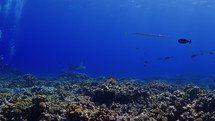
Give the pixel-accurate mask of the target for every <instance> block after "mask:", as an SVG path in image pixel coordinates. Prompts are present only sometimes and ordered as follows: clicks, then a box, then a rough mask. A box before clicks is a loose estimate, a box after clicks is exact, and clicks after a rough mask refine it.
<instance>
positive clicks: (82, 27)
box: [0, 0, 215, 78]
mask: <svg viewBox="0 0 215 121" xmlns="http://www.w3.org/2000/svg"><path fill="white" fill-rule="evenodd" d="M214 11H215V1H214V0H198V1H196V0H174V1H173V0H155V1H151V0H0V30H1V31H0V37H1V38H0V56H1V60H2V61H3V64H7V65H11V67H12V68H16V69H17V70H19V71H21V72H22V73H32V74H35V75H58V74H60V73H62V72H65V71H74V70H69V69H68V68H69V67H70V66H71V65H76V66H78V65H79V64H83V65H84V66H85V67H86V68H85V69H79V70H75V71H78V72H83V73H87V74H89V75H92V76H100V75H104V76H117V77H140V78H142V77H156V78H157V77H171V76H178V75H198V76H205V75H210V76H213V75H214V74H215V71H214V68H215V54H214V52H215V47H214V45H215V36H214V35H215V32H214V28H215V23H214V21H215V17H214V16H215V13H214ZM127 33H146V34H155V35H167V36H170V37H157V36H145V35H133V34H127ZM181 38H184V39H187V40H192V43H191V44H181V43H179V42H178V39H181ZM194 50H201V51H202V52H199V51H194ZM208 52H212V53H208ZM194 54H197V56H196V57H194V58H191V56H192V55H194ZM165 57H171V58H170V59H165Z"/></svg>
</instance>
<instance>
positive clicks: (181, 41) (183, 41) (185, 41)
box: [178, 39, 192, 44]
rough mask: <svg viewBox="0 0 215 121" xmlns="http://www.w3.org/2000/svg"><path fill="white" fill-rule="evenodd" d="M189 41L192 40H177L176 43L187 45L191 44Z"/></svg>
mask: <svg viewBox="0 0 215 121" xmlns="http://www.w3.org/2000/svg"><path fill="white" fill-rule="evenodd" d="M191 41H192V40H186V39H179V40H178V42H179V43H181V44H187V43H189V44H191Z"/></svg>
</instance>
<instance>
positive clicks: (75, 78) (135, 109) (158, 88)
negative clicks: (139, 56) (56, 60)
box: [0, 72, 215, 121]
mask: <svg viewBox="0 0 215 121" xmlns="http://www.w3.org/2000/svg"><path fill="white" fill-rule="evenodd" d="M0 120H1V121H215V92H214V91H212V90H208V89H204V88H201V87H198V86H195V85H193V84H192V85H190V84H187V85H178V84H172V83H168V82H165V81H160V80H152V81H144V80H141V79H126V78H124V79H117V78H114V77H113V78H105V77H97V78H93V77H90V76H88V75H86V74H84V73H78V72H65V73H63V74H61V75H60V76H59V77H37V76H34V75H32V74H26V75H24V76H14V75H0Z"/></svg>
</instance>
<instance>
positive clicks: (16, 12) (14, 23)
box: [0, 0, 24, 58]
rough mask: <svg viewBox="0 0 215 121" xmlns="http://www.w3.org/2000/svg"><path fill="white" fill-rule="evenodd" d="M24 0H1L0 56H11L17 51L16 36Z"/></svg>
mask: <svg viewBox="0 0 215 121" xmlns="http://www.w3.org/2000/svg"><path fill="white" fill-rule="evenodd" d="M23 7H24V0H0V56H3V57H4V58H11V57H12V56H14V54H15V51H16V36H17V33H18V30H19V22H20V19H21V16H22V12H23Z"/></svg>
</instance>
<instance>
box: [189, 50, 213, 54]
mask: <svg viewBox="0 0 215 121" xmlns="http://www.w3.org/2000/svg"><path fill="white" fill-rule="evenodd" d="M193 51H197V52H203V53H208V54H215V52H210V51H204V50H193Z"/></svg>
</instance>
